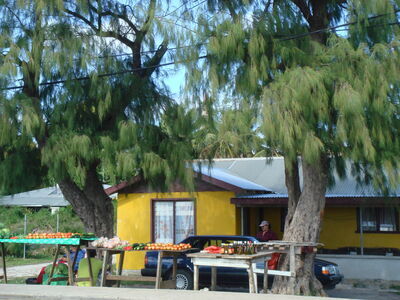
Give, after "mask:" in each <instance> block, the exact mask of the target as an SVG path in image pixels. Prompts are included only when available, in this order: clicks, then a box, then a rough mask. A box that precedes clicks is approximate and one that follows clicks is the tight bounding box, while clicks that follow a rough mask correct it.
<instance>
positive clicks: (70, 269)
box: [66, 246, 76, 285]
mask: <svg viewBox="0 0 400 300" xmlns="http://www.w3.org/2000/svg"><path fill="white" fill-rule="evenodd" d="M66 248H67V265H68V283H69V285H73V284H74V278H73V277H74V270H73V267H72V264H73V262H72V261H71V252H70V248H69V246H66ZM75 256H76V254H75Z"/></svg>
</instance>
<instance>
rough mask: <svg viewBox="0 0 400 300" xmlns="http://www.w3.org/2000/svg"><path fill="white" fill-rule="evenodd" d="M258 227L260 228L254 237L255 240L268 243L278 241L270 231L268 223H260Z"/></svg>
mask: <svg viewBox="0 0 400 300" xmlns="http://www.w3.org/2000/svg"><path fill="white" fill-rule="evenodd" d="M259 226H260V227H261V231H259V232H258V233H257V235H256V238H257V240H259V241H260V242H268V241H273V240H277V239H278V236H277V235H276V233H275V232H273V231H272V230H271V224H270V223H269V222H268V221H266V220H264V221H262V222H261V223H260V225H259Z"/></svg>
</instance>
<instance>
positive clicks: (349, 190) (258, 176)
mask: <svg viewBox="0 0 400 300" xmlns="http://www.w3.org/2000/svg"><path fill="white" fill-rule="evenodd" d="M212 167H213V168H218V169H222V170H224V171H225V172H229V173H230V174H232V175H235V176H237V177H239V178H243V179H247V180H249V181H251V182H254V183H256V184H258V185H261V186H263V187H265V188H266V189H268V190H269V191H273V192H274V193H275V197H279V196H278V195H276V194H287V189H286V185H285V168H284V159H283V157H273V158H266V157H260V158H258V157H257V158H226V159H215V160H214V161H213V163H212ZM348 168H350V164H348ZM300 172H301V167H300ZM347 173H348V174H347V178H345V179H341V178H339V176H338V174H337V173H336V172H334V174H333V175H334V180H335V183H334V184H333V185H332V186H330V187H328V189H327V191H326V194H327V196H328V195H335V197H362V196H365V197H373V196H382V195H381V194H380V193H379V192H378V191H377V190H375V189H374V188H373V186H372V185H365V184H360V183H358V182H357V180H356V178H355V177H354V176H352V174H350V172H347ZM300 178H301V176H300ZM300 184H301V185H302V182H300ZM396 195H397V196H400V186H399V187H398V188H397V189H396V190H395V191H393V196H396ZM254 197H260V195H255V196H254ZM269 197H272V195H270V196H269Z"/></svg>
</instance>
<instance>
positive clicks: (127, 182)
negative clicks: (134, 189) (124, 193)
mask: <svg viewBox="0 0 400 300" xmlns="http://www.w3.org/2000/svg"><path fill="white" fill-rule="evenodd" d="M140 180H141V176H140V175H138V176H135V177H133V178H131V179H129V180H125V181H122V182H120V183H118V184H116V185H113V186H110V187H109V188H106V189H105V190H104V191H105V192H106V194H107V195H108V196H110V195H112V194H115V193H117V192H119V191H120V190H122V189H123V188H125V187H127V186H129V185H132V184H135V183H137V182H139V181H140Z"/></svg>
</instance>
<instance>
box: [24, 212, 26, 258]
mask: <svg viewBox="0 0 400 300" xmlns="http://www.w3.org/2000/svg"><path fill="white" fill-rule="evenodd" d="M24 235H26V215H24ZM25 257H26V244H24V259H25Z"/></svg>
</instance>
